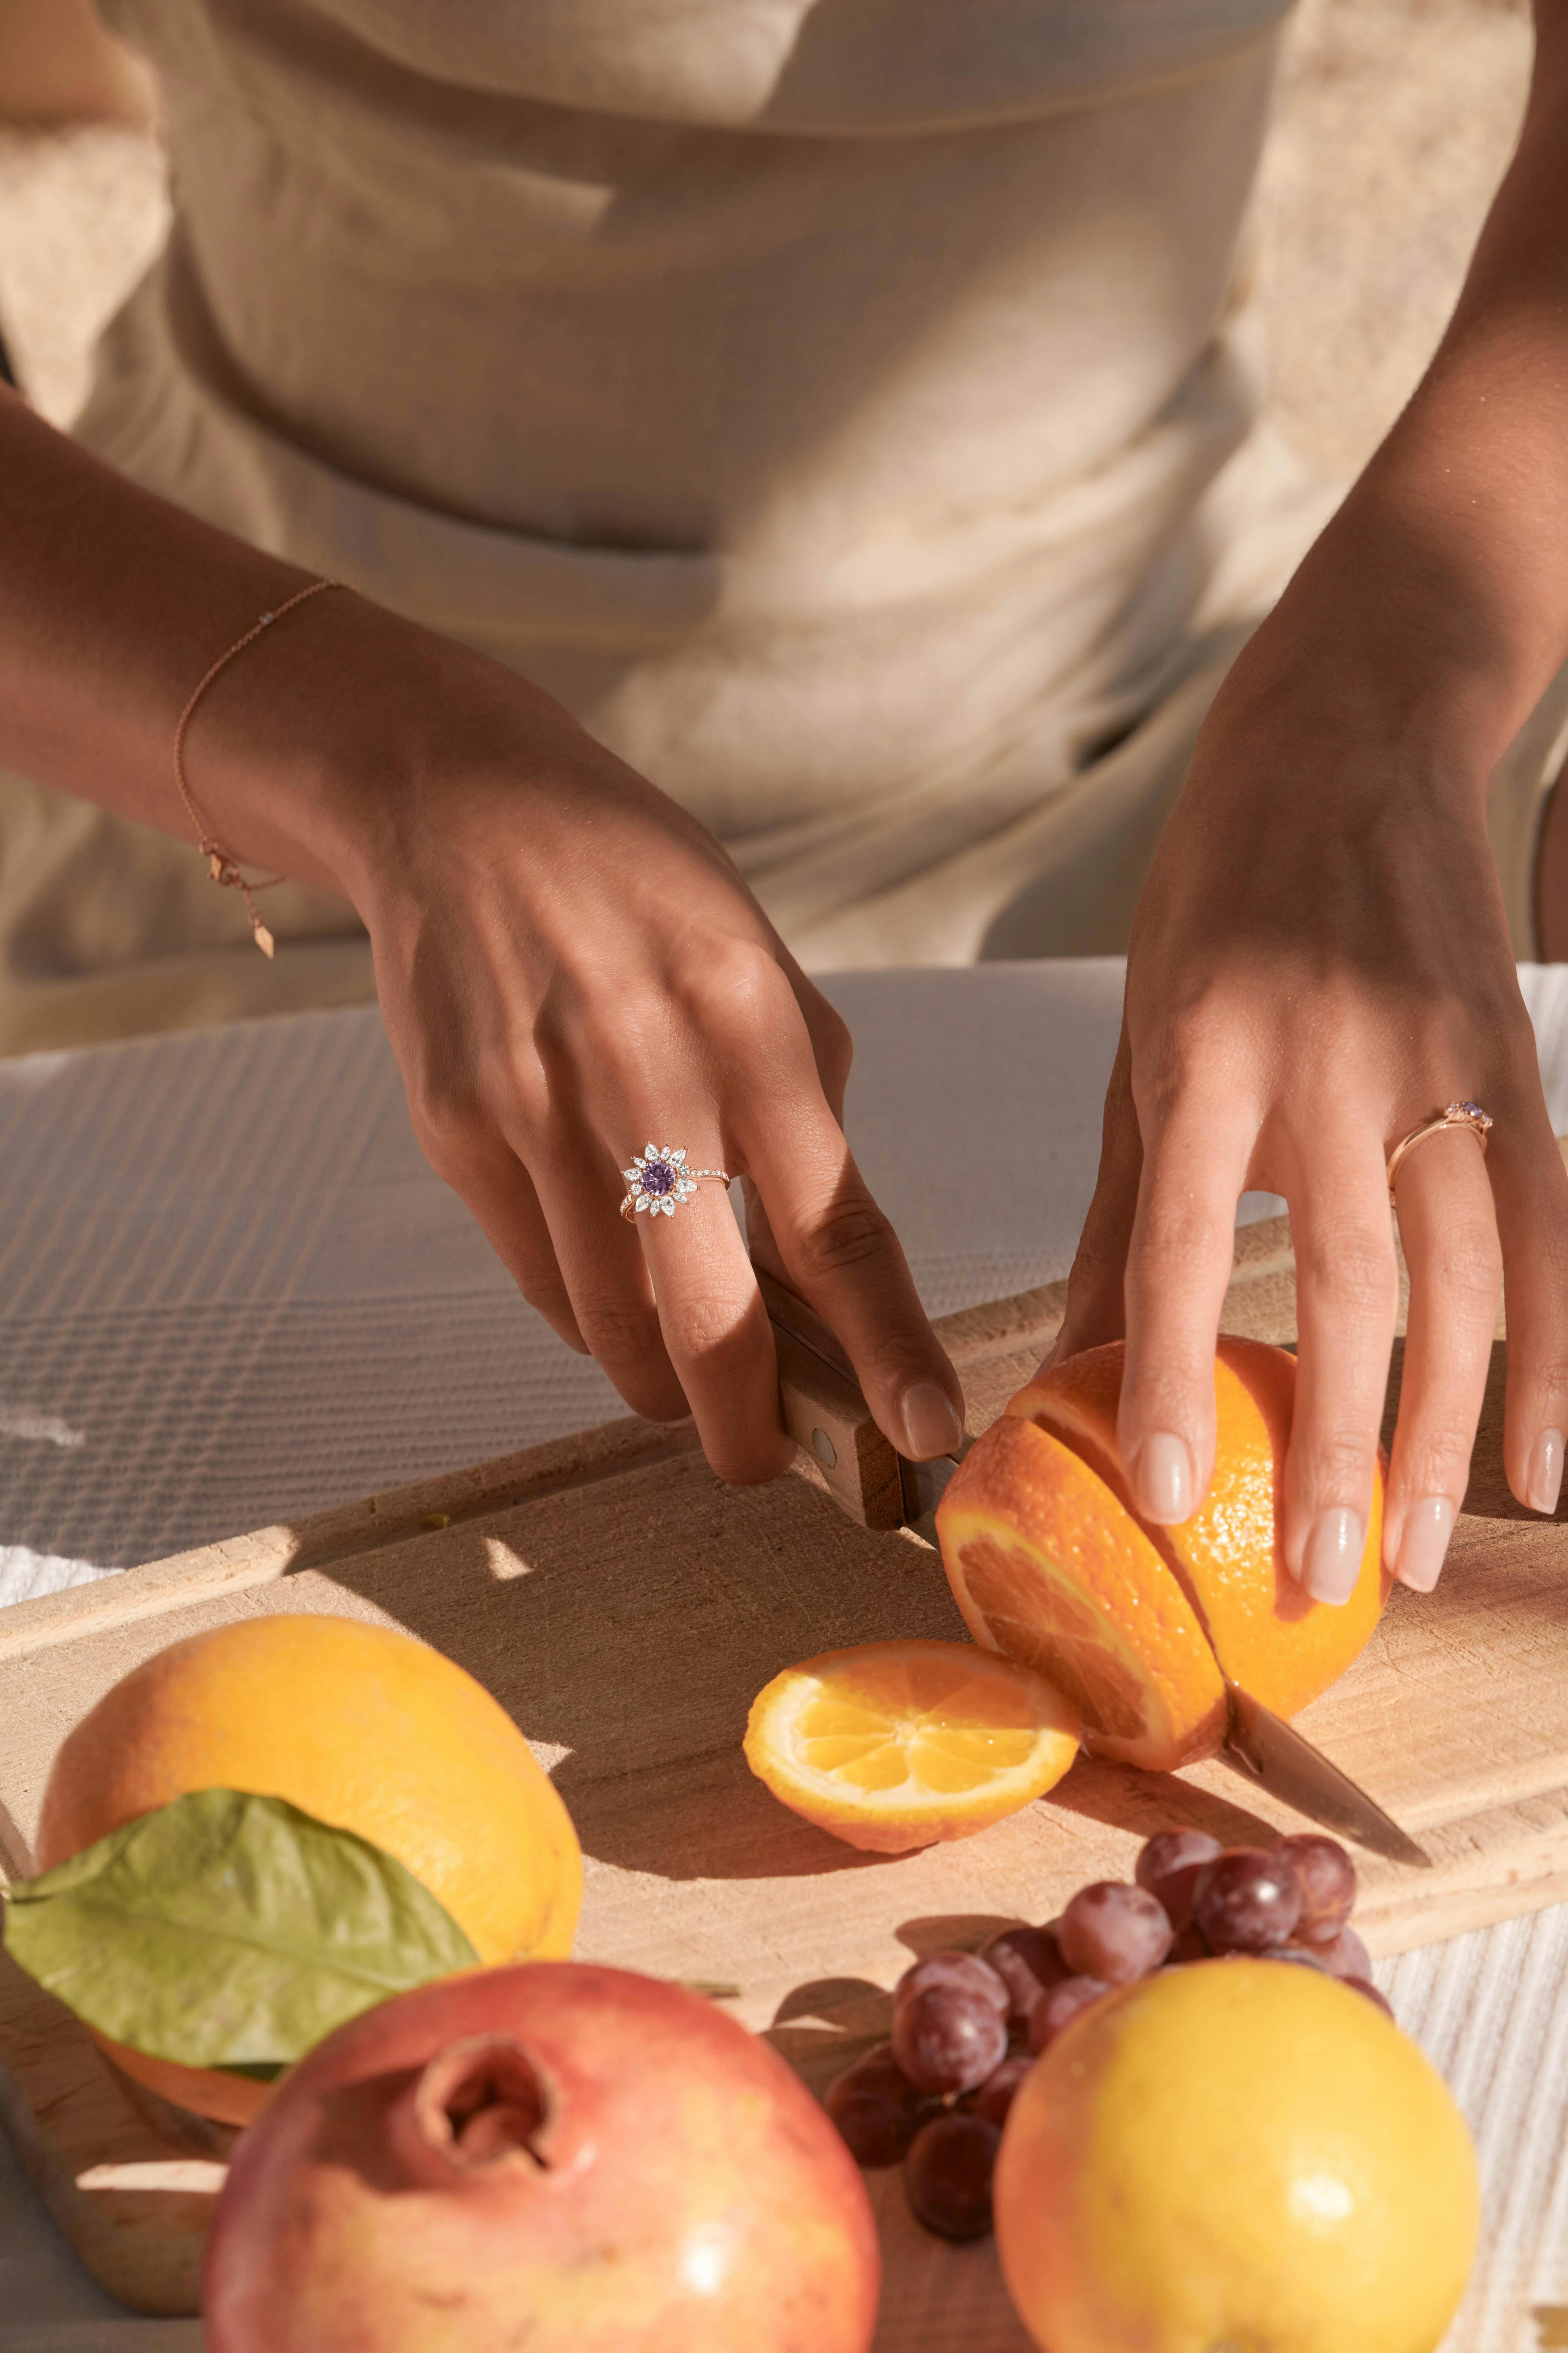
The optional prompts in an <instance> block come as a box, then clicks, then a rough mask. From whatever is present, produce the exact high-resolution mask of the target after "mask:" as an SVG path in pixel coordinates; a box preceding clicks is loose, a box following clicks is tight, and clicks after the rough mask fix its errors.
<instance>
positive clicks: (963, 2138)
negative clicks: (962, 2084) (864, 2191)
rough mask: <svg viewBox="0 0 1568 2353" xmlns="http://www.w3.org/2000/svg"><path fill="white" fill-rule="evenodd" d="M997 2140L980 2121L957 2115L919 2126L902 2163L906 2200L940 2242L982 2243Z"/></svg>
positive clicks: (996, 2134)
mask: <svg viewBox="0 0 1568 2353" xmlns="http://www.w3.org/2000/svg"><path fill="white" fill-rule="evenodd" d="M1001 2141H1002V2136H1001V2134H1000V2133H999V2132H998V2131H997V2129H996V2127H995V2126H994V2125H993V2124H987V2122H986V2120H985V2118H984V2116H963V2115H960V2114H958V2113H957V2112H956V2111H955V2112H954V2113H953V2114H952V2115H950V2116H936V2117H934V2118H933V2119H932V2121H931V2123H930V2124H929V2125H922V2126H921V2129H920V2131H919V2132H918V2133H917V2134H916V2136H915V2140H914V2146H913V2147H912V2148H911V2149H910V2153H909V2155H908V2157H907V2158H905V2159H904V2195H905V2197H906V2198H907V2199H908V2200H909V2201H910V2213H911V2214H912V2215H913V2216H914V2218H915V2220H916V2221H917V2222H923V2223H924V2224H925V2226H926V2229H927V2230H928V2231H935V2232H937V2233H938V2235H939V2236H940V2237H942V2238H943V2239H983V2238H984V2235H985V2233H986V2232H987V2231H988V2230H989V2229H990V2228H991V2176H992V2173H993V2171H994V2168H995V2164H996V2151H997V2149H998V2147H1000V2146H1001Z"/></svg>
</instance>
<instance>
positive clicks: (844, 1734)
mask: <svg viewBox="0 0 1568 2353" xmlns="http://www.w3.org/2000/svg"><path fill="white" fill-rule="evenodd" d="M1078 1745H1079V1725H1078V1718H1077V1716H1076V1715H1074V1713H1073V1711H1072V1709H1071V1708H1070V1707H1069V1706H1068V1704H1067V1702H1066V1700H1064V1699H1063V1698H1062V1696H1061V1694H1060V1693H1059V1692H1058V1691H1056V1690H1054V1689H1053V1688H1052V1686H1051V1685H1050V1684H1049V1683H1043V1682H1042V1681H1041V1679H1040V1677H1039V1676H1038V1675H1035V1674H1031V1673H1030V1672H1028V1670H1027V1668H1026V1667H1020V1666H1015V1665H1013V1664H1012V1663H1011V1662H1009V1661H1008V1660H1006V1659H998V1658H994V1657H992V1656H991V1655H990V1654H989V1653H988V1652H986V1651H976V1650H975V1649H974V1648H973V1646H972V1645H971V1644H970V1643H968V1642H867V1643H863V1644H861V1645H860V1646H859V1647H858V1649H855V1650H847V1651H824V1652H823V1653H822V1655H821V1656H820V1657H819V1658H815V1659H806V1660H805V1661H804V1662H803V1663H802V1664H801V1665H799V1666H797V1667H786V1668H785V1669H784V1672H783V1673H782V1674H778V1675H775V1676H774V1677H773V1681H772V1683H768V1684H767V1685H765V1687H764V1688H763V1690H762V1691H760V1692H759V1693H758V1694H757V1696H756V1699H755V1700H754V1701H753V1702H752V1713H751V1716H750V1719H749V1721H748V1723H747V1725H746V1762H747V1763H748V1765H750V1767H751V1768H752V1772H753V1773H755V1774H756V1776H757V1778H759V1780H762V1781H765V1782H766V1784H767V1786H768V1788H770V1789H771V1790H772V1791H773V1795H774V1797H775V1798H777V1799H780V1800H781V1801H782V1802H783V1803H784V1805H786V1806H789V1807H792V1808H793V1809H794V1810H795V1812H796V1813H797V1814H803V1815H804V1816H805V1819H806V1820H807V1821H810V1822H815V1823H816V1825H817V1827H818V1829H819V1830H825V1831H832V1833H833V1835H834V1837H835V1838H841V1839H844V1840H846V1841H847V1842H848V1844H849V1845H850V1846H858V1847H866V1848H869V1849H870V1850H871V1851H872V1852H875V1853H879V1854H902V1853H905V1852H907V1851H908V1850H909V1849H910V1847H917V1846H930V1845H931V1844H933V1843H934V1842H935V1841H937V1840H939V1839H956V1838H968V1837H970V1836H971V1835H972V1833H973V1832H974V1831H983V1830H984V1829H986V1828H987V1827H988V1826H989V1825H990V1824H991V1823H992V1822H994V1821H1000V1820H1001V1819H1002V1817H1003V1816H1004V1815H1005V1814H1011V1813H1016V1811H1017V1810H1018V1808H1019V1807H1020V1806H1026V1805H1028V1804H1029V1803H1030V1802H1031V1801H1032V1800H1033V1799H1036V1798H1039V1797H1043V1796H1044V1794H1045V1792H1046V1791H1047V1789H1049V1788H1054V1787H1055V1786H1056V1784H1057V1782H1058V1781H1059V1780H1060V1779H1061V1778H1062V1775H1063V1774H1064V1773H1065V1772H1066V1771H1067V1769H1068V1766H1069V1765H1070V1764H1071V1763H1072V1760H1073V1758H1074V1757H1076V1756H1077V1754H1078Z"/></svg>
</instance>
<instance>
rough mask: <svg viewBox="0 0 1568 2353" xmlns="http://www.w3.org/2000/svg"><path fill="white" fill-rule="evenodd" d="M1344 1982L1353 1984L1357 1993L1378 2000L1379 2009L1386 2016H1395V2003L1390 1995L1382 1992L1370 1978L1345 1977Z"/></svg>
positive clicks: (1370, 1999)
mask: <svg viewBox="0 0 1568 2353" xmlns="http://www.w3.org/2000/svg"><path fill="white" fill-rule="evenodd" d="M1342 1983H1343V1984H1345V1985H1348V1986H1353V1987H1354V1988H1355V1990H1356V1991H1357V1993H1364V1994H1365V1996H1366V1998H1367V2000H1368V2001H1374V2002H1376V2004H1377V2006H1378V2008H1379V2010H1382V2011H1383V2013H1384V2017H1385V2018H1392V2017H1393V2016H1394V2009H1393V2005H1392V2004H1391V2002H1390V2001H1389V1999H1388V1996H1387V1995H1386V1994H1384V1993H1380V1992H1379V1991H1378V1989H1377V1988H1376V1986H1374V1985H1373V1981H1372V1979H1371V1978H1343V1979H1342Z"/></svg>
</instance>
